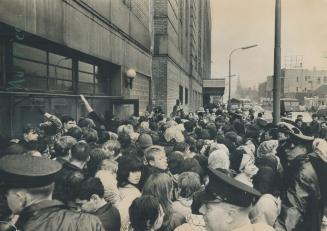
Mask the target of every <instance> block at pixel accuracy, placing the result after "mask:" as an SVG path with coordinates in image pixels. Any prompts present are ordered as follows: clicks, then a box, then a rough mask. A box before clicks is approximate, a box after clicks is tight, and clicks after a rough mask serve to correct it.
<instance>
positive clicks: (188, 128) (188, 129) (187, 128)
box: [184, 121, 194, 132]
mask: <svg viewBox="0 0 327 231" xmlns="http://www.w3.org/2000/svg"><path fill="white" fill-rule="evenodd" d="M184 128H185V131H186V132H192V131H193V128H194V124H193V123H192V122H191V121H186V122H185V123H184Z"/></svg>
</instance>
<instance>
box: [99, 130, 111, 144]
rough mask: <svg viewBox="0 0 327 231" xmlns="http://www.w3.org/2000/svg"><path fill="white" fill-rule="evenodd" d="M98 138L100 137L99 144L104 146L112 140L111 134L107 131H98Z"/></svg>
mask: <svg viewBox="0 0 327 231" xmlns="http://www.w3.org/2000/svg"><path fill="white" fill-rule="evenodd" d="M98 137H99V140H98V144H104V143H105V142H107V141H108V140H110V135H109V132H107V131H106V130H100V131H98Z"/></svg>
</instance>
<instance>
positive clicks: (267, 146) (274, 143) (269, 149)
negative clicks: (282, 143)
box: [257, 140, 278, 158]
mask: <svg viewBox="0 0 327 231" xmlns="http://www.w3.org/2000/svg"><path fill="white" fill-rule="evenodd" d="M277 148H278V140H267V141H263V142H262V143H261V144H260V145H259V147H258V150H257V157H258V158H261V157H263V156H266V155H275V154H276V153H277Z"/></svg>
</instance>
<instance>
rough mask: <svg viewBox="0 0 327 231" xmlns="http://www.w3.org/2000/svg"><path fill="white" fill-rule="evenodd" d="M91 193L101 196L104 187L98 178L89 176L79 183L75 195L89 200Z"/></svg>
mask: <svg viewBox="0 0 327 231" xmlns="http://www.w3.org/2000/svg"><path fill="white" fill-rule="evenodd" d="M93 194H96V195H98V196H99V197H100V198H103V196H104V187H103V185H102V183H101V181H100V179H99V178H95V177H90V178H88V179H86V180H84V181H83V182H82V183H81V186H80V188H79V192H78V195H77V197H78V198H79V199H81V200H90V198H91V196H92V195H93Z"/></svg>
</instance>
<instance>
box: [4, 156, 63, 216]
mask: <svg viewBox="0 0 327 231" xmlns="http://www.w3.org/2000/svg"><path fill="white" fill-rule="evenodd" d="M36 166H37V167H36ZM61 167H62V166H61V164H59V163H58V162H56V161H54V160H50V159H48V158H44V157H35V156H30V155H10V156H4V157H2V158H1V160H0V171H1V178H2V181H3V185H2V186H1V187H2V190H5V192H6V197H7V202H8V206H9V208H10V210H11V211H12V212H13V213H14V214H20V213H21V212H22V210H23V209H24V208H26V207H27V206H30V205H32V204H34V203H36V201H40V200H51V199H52V193H53V190H54V183H53V182H54V178H55V175H56V174H57V173H58V172H59V171H60V169H61Z"/></svg>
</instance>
